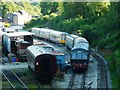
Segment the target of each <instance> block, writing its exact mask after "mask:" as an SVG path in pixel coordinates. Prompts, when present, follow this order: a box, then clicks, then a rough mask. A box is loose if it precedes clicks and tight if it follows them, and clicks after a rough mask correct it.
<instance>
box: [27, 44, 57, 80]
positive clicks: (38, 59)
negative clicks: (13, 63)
mask: <svg viewBox="0 0 120 90" xmlns="http://www.w3.org/2000/svg"><path fill="white" fill-rule="evenodd" d="M51 52H53V49H52V48H50V47H48V46H44V45H42V46H40V45H31V46H29V47H28V48H27V62H28V67H29V68H30V69H32V71H33V72H34V74H35V76H36V77H37V78H38V79H39V81H42V82H44V81H51V80H52V79H53V78H54V76H55V73H56V71H57V60H56V57H55V56H54V55H52V54H51Z"/></svg>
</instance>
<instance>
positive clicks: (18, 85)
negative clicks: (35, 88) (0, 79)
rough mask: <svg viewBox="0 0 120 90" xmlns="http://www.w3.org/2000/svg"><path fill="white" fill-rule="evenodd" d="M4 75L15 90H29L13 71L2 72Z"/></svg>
mask: <svg viewBox="0 0 120 90" xmlns="http://www.w3.org/2000/svg"><path fill="white" fill-rule="evenodd" d="M2 74H3V75H4V77H5V78H6V79H7V81H8V82H9V84H10V86H11V88H12V89H13V90H29V89H28V87H27V86H26V85H25V84H24V83H23V82H22V81H21V80H20V79H19V77H18V76H17V75H16V74H15V73H14V72H13V71H12V70H11V69H6V70H2Z"/></svg>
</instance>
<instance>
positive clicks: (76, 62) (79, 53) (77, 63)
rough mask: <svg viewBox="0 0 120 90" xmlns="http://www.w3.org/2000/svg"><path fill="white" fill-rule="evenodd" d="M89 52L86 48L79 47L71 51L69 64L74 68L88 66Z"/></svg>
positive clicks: (78, 68) (80, 68) (79, 68)
mask: <svg viewBox="0 0 120 90" xmlns="http://www.w3.org/2000/svg"><path fill="white" fill-rule="evenodd" d="M89 57H90V54H89V52H88V51H87V50H85V49H82V48H79V49H73V50H72V52H71V59H70V62H71V65H72V67H73V69H74V70H85V69H87V68H88V63H89Z"/></svg>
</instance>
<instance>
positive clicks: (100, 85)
mask: <svg viewBox="0 0 120 90" xmlns="http://www.w3.org/2000/svg"><path fill="white" fill-rule="evenodd" d="M91 54H92V56H93V57H94V58H95V59H96V61H97V62H98V79H97V89H98V90H100V89H105V90H108V83H107V68H106V65H105V61H104V60H103V58H102V57H101V56H99V55H98V54H97V53H95V52H92V53H91Z"/></svg>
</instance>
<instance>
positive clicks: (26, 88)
mask: <svg viewBox="0 0 120 90" xmlns="http://www.w3.org/2000/svg"><path fill="white" fill-rule="evenodd" d="M34 41H35V42H36V41H37V42H40V43H44V44H47V45H51V46H52V47H54V50H55V51H57V52H61V53H64V54H65V69H64V70H62V72H61V71H59V70H58V74H56V75H55V77H54V78H53V80H52V81H51V82H49V83H39V81H38V80H37V78H36V77H35V75H34V74H33V72H32V71H31V70H30V69H29V68H28V63H27V62H15V63H13V62H11V61H10V60H9V59H8V57H6V56H3V57H2V60H3V62H2V64H0V66H2V90H8V89H9V90H43V89H49V90H53V89H54V90H58V89H60V90H62V89H67V90H75V89H78V90H79V89H81V90H85V89H89V90H93V89H105V90H107V89H109V88H112V87H111V80H110V76H109V71H108V69H107V64H106V62H105V61H104V58H103V57H101V56H100V55H99V54H97V53H96V52H94V50H91V53H90V60H89V65H88V68H87V70H84V71H80V72H77V73H75V72H74V71H73V69H72V68H71V65H70V64H69V62H70V50H68V49H67V47H66V46H64V45H58V44H53V43H49V42H46V41H43V40H40V39H34Z"/></svg>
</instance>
